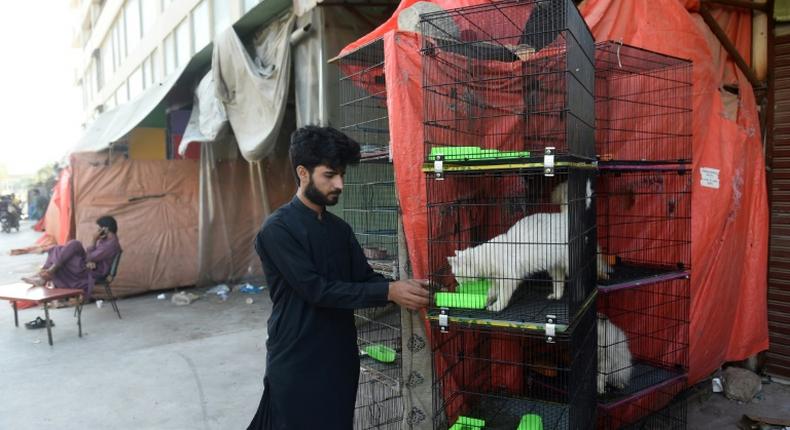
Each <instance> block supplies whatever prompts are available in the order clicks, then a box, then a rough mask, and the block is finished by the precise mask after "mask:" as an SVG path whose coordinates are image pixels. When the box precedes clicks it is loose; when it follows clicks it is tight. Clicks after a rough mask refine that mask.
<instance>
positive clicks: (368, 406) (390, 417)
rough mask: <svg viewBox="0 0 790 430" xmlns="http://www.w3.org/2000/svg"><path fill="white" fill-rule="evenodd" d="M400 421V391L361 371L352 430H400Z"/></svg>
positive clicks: (401, 406)
mask: <svg viewBox="0 0 790 430" xmlns="http://www.w3.org/2000/svg"><path fill="white" fill-rule="evenodd" d="M402 419H403V397H402V396H401V393H400V390H399V389H397V388H393V387H392V386H391V385H389V384H387V383H384V382H381V381H380V380H379V379H378V378H377V377H376V375H373V374H370V373H369V372H367V371H366V370H365V369H362V372H361V374H360V377H359V386H358V387H357V403H356V408H355V410H354V429H355V430H373V429H376V430H400V428H401V420H402Z"/></svg>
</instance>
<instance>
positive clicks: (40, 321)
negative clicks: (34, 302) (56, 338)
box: [25, 317, 55, 330]
mask: <svg viewBox="0 0 790 430" xmlns="http://www.w3.org/2000/svg"><path fill="white" fill-rule="evenodd" d="M49 325H50V326H52V327H55V321H52V320H49ZM25 327H27V328H29V329H31V330H33V329H39V328H46V327H47V320H45V319H44V318H41V317H36V319H34V320H33V321H28V322H26V323H25Z"/></svg>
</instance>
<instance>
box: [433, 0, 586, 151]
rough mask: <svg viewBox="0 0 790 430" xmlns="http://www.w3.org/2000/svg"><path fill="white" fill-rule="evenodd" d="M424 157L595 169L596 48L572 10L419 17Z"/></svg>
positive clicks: (496, 7)
mask: <svg viewBox="0 0 790 430" xmlns="http://www.w3.org/2000/svg"><path fill="white" fill-rule="evenodd" d="M420 29H421V32H422V35H423V38H422V40H423V43H422V49H421V53H422V61H423V94H424V133H425V136H424V138H425V143H426V145H425V157H426V160H427V161H430V162H433V161H435V160H436V159H441V160H443V161H444V162H449V163H461V164H464V163H474V164H485V163H501V162H502V161H508V162H515V161H520V162H524V161H530V160H533V161H534V159H535V158H539V157H543V155H544V153H545V152H546V150H547V148H549V151H550V152H551V153H552V154H554V155H556V156H557V157H560V158H562V157H565V156H569V157H571V158H573V159H575V160H577V161H593V160H594V159H595V148H594V127H595V106H594V86H595V80H594V74H595V67H594V43H593V38H592V35H591V33H590V30H589V29H588V28H587V25H586V24H585V22H584V19H583V18H582V17H581V15H580V14H579V11H578V10H577V9H576V6H574V4H573V2H571V1H570V0H504V1H497V2H493V3H489V4H484V5H479V6H470V7H464V8H458V9H452V10H448V11H442V12H435V13H428V14H424V15H421V22H420Z"/></svg>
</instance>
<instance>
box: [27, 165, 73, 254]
mask: <svg viewBox="0 0 790 430" xmlns="http://www.w3.org/2000/svg"><path fill="white" fill-rule="evenodd" d="M71 195H72V194H71V167H66V168H65V169H63V170H61V171H60V176H58V181H57V182H55V187H54V188H53V190H52V198H51V199H50V201H49V206H47V212H46V214H45V215H44V218H42V221H39V224H41V223H42V222H43V226H44V235H45V236H50V237H51V238H52V239H46V238H44V237H42V238H40V239H39V240H38V241H37V242H36V244H38V245H41V244H43V243H49V242H51V241H52V240H53V239H54V241H55V242H57V244H58V245H63V244H65V243H66V242H68V241H69V239H73V238H74V232H73V231H72V228H71V226H72V222H71V216H72V208H71V200H72V198H71Z"/></svg>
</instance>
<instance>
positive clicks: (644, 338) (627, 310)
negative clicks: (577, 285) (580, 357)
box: [597, 277, 690, 411]
mask: <svg viewBox="0 0 790 430" xmlns="http://www.w3.org/2000/svg"><path fill="white" fill-rule="evenodd" d="M689 286H690V281H689V279H688V277H683V278H679V279H674V280H671V281H663V282H658V283H652V284H648V285H644V286H640V287H632V288H621V289H618V288H617V287H614V288H601V289H599V291H598V312H599V313H598V381H597V390H598V400H599V402H601V403H604V404H606V403H617V402H619V401H621V400H622V399H624V398H628V397H631V396H635V395H638V394H639V393H642V392H645V391H650V390H652V389H653V387H656V386H660V385H661V384H663V383H665V382H666V381H669V380H673V379H677V378H678V377H679V376H683V375H685V374H686V372H687V371H688V357H689V351H688V350H689V308H690V288H689ZM663 406H664V405H663V404H661V405H657V406H653V409H652V410H653V411H655V410H658V409H660V408H661V407H663ZM642 407H643V408H648V407H649V405H643V406H642Z"/></svg>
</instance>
